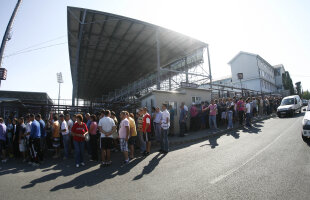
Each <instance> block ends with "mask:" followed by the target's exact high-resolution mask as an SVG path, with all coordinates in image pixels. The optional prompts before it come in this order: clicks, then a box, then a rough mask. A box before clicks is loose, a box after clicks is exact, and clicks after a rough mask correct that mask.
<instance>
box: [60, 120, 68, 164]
mask: <svg viewBox="0 0 310 200" xmlns="http://www.w3.org/2000/svg"><path fill="white" fill-rule="evenodd" d="M59 122H60V132H61V135H62V142H63V145H64V158H63V159H64V160H66V159H68V157H69V142H70V135H69V128H68V124H67V122H66V120H65V116H64V115H63V114H60V115H59Z"/></svg>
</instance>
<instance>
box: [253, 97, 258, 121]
mask: <svg viewBox="0 0 310 200" xmlns="http://www.w3.org/2000/svg"><path fill="white" fill-rule="evenodd" d="M252 104H253V117H256V116H257V100H256V98H255V97H253V98H252Z"/></svg>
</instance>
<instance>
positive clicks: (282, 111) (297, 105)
mask: <svg viewBox="0 0 310 200" xmlns="http://www.w3.org/2000/svg"><path fill="white" fill-rule="evenodd" d="M301 109H302V101H301V99H300V97H299V96H298V95H293V96H288V97H284V98H283V99H282V102H281V104H280V106H279V107H278V109H277V115H278V117H283V116H294V115H295V113H296V112H298V113H301Z"/></svg>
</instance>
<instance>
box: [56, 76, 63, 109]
mask: <svg viewBox="0 0 310 200" xmlns="http://www.w3.org/2000/svg"><path fill="white" fill-rule="evenodd" d="M56 75H57V83H58V84H59V90H58V114H59V100H60V84H61V83H63V82H64V80H63V79H62V73H61V72H59V73H56Z"/></svg>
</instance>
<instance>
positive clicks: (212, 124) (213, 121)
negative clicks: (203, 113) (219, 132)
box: [209, 115, 217, 129]
mask: <svg viewBox="0 0 310 200" xmlns="http://www.w3.org/2000/svg"><path fill="white" fill-rule="evenodd" d="M209 126H210V128H211V129H216V128H217V126H216V115H209Z"/></svg>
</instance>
